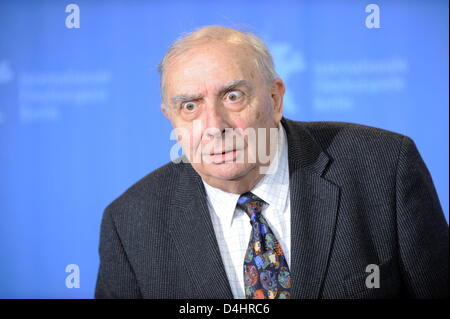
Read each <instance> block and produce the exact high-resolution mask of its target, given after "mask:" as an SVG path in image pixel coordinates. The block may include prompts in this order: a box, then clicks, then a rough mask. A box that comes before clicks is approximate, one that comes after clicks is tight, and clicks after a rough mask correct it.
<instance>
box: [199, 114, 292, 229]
mask: <svg viewBox="0 0 450 319" xmlns="http://www.w3.org/2000/svg"><path fill="white" fill-rule="evenodd" d="M278 132H279V134H278V147H277V151H276V155H275V158H274V160H273V161H272V163H270V165H269V170H268V174H265V175H264V176H263V178H262V179H261V180H260V181H259V182H258V184H256V185H255V187H254V188H253V189H252V190H251V192H252V193H253V194H255V195H256V196H258V197H259V198H261V199H262V200H264V201H265V202H266V203H268V204H269V206H271V207H272V208H273V209H274V211H275V212H280V213H282V212H284V211H285V207H286V203H287V196H288V193H289V168H288V152H287V138H286V132H285V130H284V127H283V125H282V124H281V122H280V127H279V130H278ZM202 181H203V185H204V186H205V190H206V194H207V197H208V201H209V203H210V204H211V206H212V208H213V211H214V213H215V214H216V215H217V217H218V218H219V219H220V220H221V221H222V224H223V225H229V226H231V225H232V223H233V219H234V217H235V212H236V204H237V201H238V199H239V197H240V196H241V195H240V194H234V193H228V192H225V191H223V190H221V189H219V188H216V187H213V186H211V185H209V184H208V183H206V182H205V181H204V180H203V179H202ZM274 188H275V189H276V190H277V191H275V192H274Z"/></svg>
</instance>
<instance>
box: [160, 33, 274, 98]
mask: <svg viewBox="0 0 450 319" xmlns="http://www.w3.org/2000/svg"><path fill="white" fill-rule="evenodd" d="M214 40H215V41H223V42H228V43H230V44H244V45H246V46H247V47H248V48H250V49H251V50H252V51H253V61H254V63H255V66H256V68H257V70H258V71H259V72H260V73H261V75H262V78H263V79H264V80H265V81H266V82H267V83H270V82H271V81H272V80H273V79H275V78H277V77H278V75H277V73H276V72H275V68H274V63H273V59H272V55H271V54H270V52H269V50H268V49H267V47H266V45H265V44H264V42H263V41H262V40H261V39H260V38H259V37H257V36H256V35H254V34H253V33H250V32H245V33H244V32H241V31H238V30H235V29H231V28H226V27H223V26H215V25H212V26H205V27H201V28H199V29H197V30H195V31H193V32H190V33H187V34H184V35H182V36H181V37H179V38H178V39H177V40H175V42H173V43H172V45H171V46H170V47H169V49H168V50H167V52H166V54H165V55H164V57H163V59H162V60H161V63H160V64H159V66H158V72H159V74H160V90H161V98H162V100H163V102H164V104H166V103H165V99H164V90H165V71H166V67H167V65H168V63H170V61H171V60H172V59H173V58H175V57H176V56H178V55H180V54H181V53H183V52H185V51H186V50H189V49H191V48H194V47H197V46H199V45H201V44H204V43H207V42H210V41H214ZM166 105H167V104H166Z"/></svg>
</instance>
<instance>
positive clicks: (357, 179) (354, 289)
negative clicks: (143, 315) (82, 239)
mask: <svg viewBox="0 0 450 319" xmlns="http://www.w3.org/2000/svg"><path fill="white" fill-rule="evenodd" d="M282 122H283V125H284V127H285V129H286V133H287V138H288V154H289V178H290V180H289V182H290V196H291V222H292V227H291V238H292V239H291V240H292V242H291V255H292V257H291V274H292V291H291V292H292V296H293V298H393V297H394V298H395V297H418V298H437V297H448V289H449V281H448V257H449V250H448V225H447V222H446V220H445V218H444V214H443V212H442V208H441V206H440V203H439V200H438V197H437V194H436V191H435V188H434V185H433V182H432V179H431V176H430V174H429V172H428V170H427V168H426V166H425V164H424V162H423V160H422V158H421V156H420V155H419V152H418V151H417V148H416V146H415V144H414V142H413V141H412V140H411V139H410V138H408V137H406V136H403V135H400V134H396V133H393V132H389V131H385V130H381V129H377V128H373V127H368V126H363V125H357V124H350V123H339V122H294V121H290V120H287V119H284V118H283V119H282ZM99 253H100V268H99V273H98V279H97V286H96V291H95V297H96V298H233V296H232V293H231V289H230V286H229V283H228V279H227V275H226V273H225V269H224V266H223V263H222V259H221V255H220V251H219V247H218V245H217V241H216V237H215V233H214V229H213V225H212V222H211V218H210V213H209V211H208V206H207V199H206V193H205V190H204V186H203V184H202V182H201V179H200V177H199V175H198V174H197V173H196V172H195V171H194V169H193V168H192V166H191V165H190V164H188V163H179V164H175V163H172V162H171V163H168V164H166V165H165V166H163V167H161V168H159V169H157V170H155V171H154V172H152V173H151V174H149V175H147V176H146V177H144V178H143V179H141V180H140V181H139V182H137V183H136V184H135V185H133V186H132V187H131V188H129V189H128V190H127V191H126V192H125V193H124V194H123V195H121V196H120V197H119V198H117V199H116V200H114V201H113V202H112V203H111V204H110V205H109V206H108V207H107V208H106V210H105V212H104V215H103V220H102V226H101V236H100V248H99ZM369 264H376V265H378V266H379V271H380V272H379V273H380V288H372V289H368V288H367V287H366V284H365V283H366V277H367V276H369V273H366V266H367V265H369Z"/></svg>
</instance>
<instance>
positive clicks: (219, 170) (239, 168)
mask: <svg viewBox="0 0 450 319" xmlns="http://www.w3.org/2000/svg"><path fill="white" fill-rule="evenodd" d="M254 166H255V165H251V164H241V163H240V164H237V163H223V164H208V167H207V168H206V169H205V170H204V171H205V173H206V175H209V176H211V177H213V178H217V179H224V180H234V179H238V178H241V177H243V176H245V175H247V174H248V172H250V171H251V170H252V168H253V167H254Z"/></svg>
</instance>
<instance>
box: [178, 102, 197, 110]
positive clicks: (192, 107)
mask: <svg viewBox="0 0 450 319" xmlns="http://www.w3.org/2000/svg"><path fill="white" fill-rule="evenodd" d="M181 107H182V108H183V109H185V110H186V111H188V112H193V111H195V108H196V107H197V103H195V102H192V101H191V102H185V103H183V104H182V105H181Z"/></svg>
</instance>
